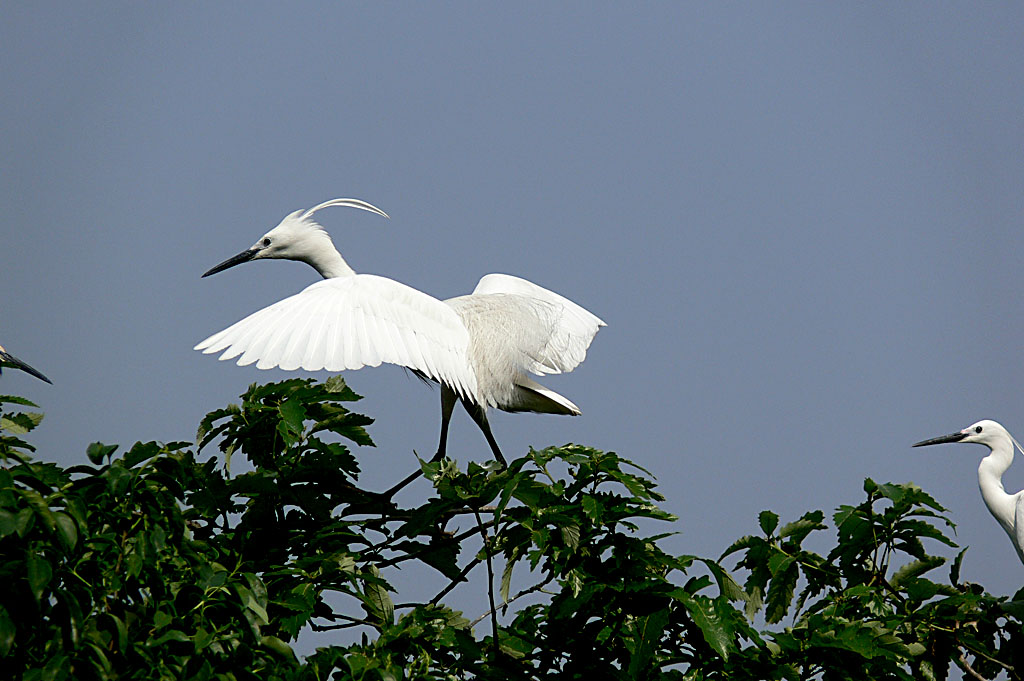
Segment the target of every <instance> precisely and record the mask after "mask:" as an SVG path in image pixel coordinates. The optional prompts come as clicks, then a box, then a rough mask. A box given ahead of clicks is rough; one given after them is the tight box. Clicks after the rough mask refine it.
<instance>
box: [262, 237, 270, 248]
mask: <svg viewBox="0 0 1024 681" xmlns="http://www.w3.org/2000/svg"><path fill="white" fill-rule="evenodd" d="M269 245H270V237H266V238H264V239H263V248H266V247H267V246H269Z"/></svg>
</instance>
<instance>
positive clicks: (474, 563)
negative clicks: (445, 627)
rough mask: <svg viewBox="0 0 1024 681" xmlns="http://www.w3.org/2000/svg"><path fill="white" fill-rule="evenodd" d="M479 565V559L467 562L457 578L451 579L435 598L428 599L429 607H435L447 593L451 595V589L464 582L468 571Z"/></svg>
mask: <svg viewBox="0 0 1024 681" xmlns="http://www.w3.org/2000/svg"><path fill="white" fill-rule="evenodd" d="M479 564H480V559H479V558H474V559H473V560H471V561H469V564H468V565H466V567H464V568H462V572H460V573H459V574H458V576H457V577H455V579H453V580H452V581H451V582H450V583H449V584H448V586H446V587H445V588H443V589H442V590H441V593H439V594H437V595H436V596H434V597H433V598H431V599H430V605H437V603H438V602H439V601H440V600H441V599H442V598H444V597H445V596H447V595H448V594H449V593H451V590H452V589H454V588H455V587H456V586H457V585H459V584H460V583H462V582H464V581H466V575H468V574H469V571H470V570H472V569H473V568H475V567H476V566H477V565H479Z"/></svg>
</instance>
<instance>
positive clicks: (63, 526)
mask: <svg viewBox="0 0 1024 681" xmlns="http://www.w3.org/2000/svg"><path fill="white" fill-rule="evenodd" d="M53 517H54V519H55V521H56V529H57V536H58V537H60V543H61V545H62V546H63V547H64V550H65V551H70V550H71V549H73V548H75V544H77V543H78V527H77V526H76V525H75V521H74V519H72V518H71V516H69V515H67V514H66V513H60V512H58V513H54V514H53Z"/></svg>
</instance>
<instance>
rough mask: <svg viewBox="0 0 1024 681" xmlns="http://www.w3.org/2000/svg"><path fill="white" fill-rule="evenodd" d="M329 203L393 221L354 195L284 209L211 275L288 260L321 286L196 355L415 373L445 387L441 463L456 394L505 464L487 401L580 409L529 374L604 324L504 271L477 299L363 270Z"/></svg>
mask: <svg viewBox="0 0 1024 681" xmlns="http://www.w3.org/2000/svg"><path fill="white" fill-rule="evenodd" d="M330 206H347V207H350V208H359V209H362V210H367V211H370V212H373V213H376V214H378V215H381V216H383V217H385V218H386V217H388V216H387V214H386V213H385V212H384V211H382V210H380V209H379V208H377V207H375V206H373V205H371V204H369V203H366V202H365V201H360V200H358V199H334V200H332V201H327V202H325V203H321V204H320V205H318V206H315V207H313V208H310V209H309V210H306V211H302V210H297V211H295V212H294V213H291V214H290V215H288V216H286V217H285V218H284V219H283V220H282V221H281V223H280V224H278V225H277V226H276V227H274V229H272V230H270V231H269V232H267V233H266V234H264V235H263V236H262V237H260V239H259V240H258V241H257V242H256V243H255V244H253V246H252V247H251V248H249V249H248V250H245V251H242V252H241V253H239V254H238V255H236V256H234V257H232V258H229V259H227V260H225V261H224V262H222V263H221V264H219V265H217V266H215V267H213V268H211V269H210V270H209V271H207V272H206V273H205V274H203V276H204V277H207V276H209V275H211V274H215V273H217V272H220V271H222V270H225V269H227V268H229V267H233V266H235V265H238V264H240V263H243V262H248V261H250V260H260V259H264V258H284V259H288V260H300V261H302V262H305V263H308V264H309V265H311V266H312V267H313V268H314V269H316V271H317V272H319V273H320V275H321V276H323V277H324V279H325V281H320V282H317V283H315V284H313V285H312V286H309V287H308V288H306V289H305V290H303V291H302V292H301V293H298V294H296V295H293V296H291V297H289V298H285V299H284V300H281V301H279V302H277V303H275V304H273V305H270V306H269V307H266V308H264V309H262V310H259V311H258V312H255V313H253V314H251V315H249V316H248V317H246V318H245V319H243V320H241V321H239V322H237V323H236V324H234V325H232V326H230V327H228V328H227V329H225V330H223V331H221V332H220V333H216V334H214V335H212V336H210V337H209V338H207V339H206V340H204V341H202V342H201V343H199V344H198V345H196V346H195V349H196V350H202V351H203V352H204V353H215V352H221V351H223V354H222V355H221V356H220V359H222V360H226V359H233V358H235V357H238V364H239V365H240V366H244V365H248V364H252V363H253V362H255V363H256V367H257V368H259V369H269V368H272V367H280V368H282V369H285V370H295V369H298V368H300V367H301V368H303V369H306V370H307V371H319V370H321V369H326V370H328V371H342V370H345V369H349V370H352V369H359V368H362V367H364V366H379V365H380V364H381V363H382V362H384V363H388V364H397V365H399V366H403V367H406V368H408V369H411V370H412V371H414V372H415V373H416V374H417V375H419V376H420V377H423V378H427V379H431V380H433V381H436V382H437V383H439V384H440V386H441V438H440V442H439V444H438V449H437V454H436V457H435V458H440V457H442V456H444V454H445V447H446V442H447V436H448V423H449V420H450V419H451V416H452V410H453V409H454V407H455V402H456V400H460V401H461V402H462V404H463V406H464V407H465V408H466V411H468V412H469V414H470V416H471V417H472V418H473V420H474V421H475V422H476V424H477V425H478V426H479V427H480V430H482V431H483V434H484V437H485V438H486V439H487V443H488V445H490V448H491V451H492V452H493V453H494V456H495V457H496V458H497V459H498V460H499V461H500V462H501V463H502V464H506V461H505V457H504V456H502V453H501V450H500V449H499V448H498V444H497V442H495V440H494V436H493V435H492V434H491V429H490V426H489V424H488V422H487V409H488V408H491V407H494V408H497V409H501V410H503V411H510V412H519V411H530V412H539V413H545V414H567V415H578V414H579V413H580V410H579V408H578V407H577V406H576V405H575V404H573V403H572V402H571V401H569V400H568V399H566V398H565V397H563V396H561V395H559V394H558V393H556V392H554V391H552V390H549V389H547V388H545V387H544V386H542V385H540V384H539V383H537V382H535V381H533V380H531V379H530V378H528V377H527V376H526V374H527V373H532V374H536V375H544V374H557V373H562V372H567V371H571V370H572V369H574V368H575V367H576V366H577V365H578V364H579V363H580V362H582V361H583V359H584V358H585V357H586V353H587V348H589V347H590V342H591V340H592V339H593V338H594V335H595V334H596V333H597V331H598V329H599V328H600V327H601V326H604V325H605V324H604V322H603V321H601V320H600V319H598V318H597V317H596V316H594V315H593V314H591V313H590V312H588V311H587V310H585V309H583V308H582V307H580V306H579V305H577V304H576V303H573V302H572V301H570V300H568V299H566V298H563V297H562V296H560V295H558V294H557V293H554V292H552V291H549V290H547V289H545V288H541V287H540V286H537V285H536V284H533V283H531V282H529V281H526V280H525V279H520V278H518V277H513V276H510V275H506V274H488V275H486V276H485V277H483V278H482V279H481V280H480V282H479V283H478V284H477V286H476V289H474V291H473V293H472V294H471V295H468V296H459V297H457V298H451V299H448V300H445V301H441V300H438V299H437V298H434V297H432V296H430V295H428V294H426V293H423V292H421V291H418V290H416V289H414V288H411V287H409V286H406V285H405V284H401V283H399V282H397V281H394V280H392V279H387V278H385V277H380V276H376V275H373V274H356V273H355V271H353V269H352V268H351V267H349V266H348V264H347V263H346V262H345V260H344V259H343V258H342V257H341V254H340V253H339V252H338V250H337V249H336V248H335V247H334V243H333V242H332V241H331V237H330V236H329V235H328V234H327V232H326V231H325V230H324V228H323V227H321V226H320V225H319V224H317V223H316V222H315V221H314V220H313V219H312V217H313V214H314V213H316V212H317V211H319V210H322V209H324V208H328V207H330ZM415 477H416V476H412V478H415ZM412 478H407V480H406V482H408V481H409V480H410V479H412ZM403 484H404V483H403ZM398 487H400V486H398ZM398 487H396V488H392V490H391V492H392V493H393V491H394V490H395V489H397V488H398Z"/></svg>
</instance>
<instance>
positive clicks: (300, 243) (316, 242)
mask: <svg viewBox="0 0 1024 681" xmlns="http://www.w3.org/2000/svg"><path fill="white" fill-rule="evenodd" d="M331 206H347V207H349V208H359V209H361V210H368V211H370V212H371V213H376V214H377V215H381V216H383V217H385V218H386V217H388V214H387V213H385V212H384V211H382V210H381V209H380V208H377V207H376V206H374V205H372V204H369V203H367V202H366V201H360V200H359V199H332V200H330V201H325V202H324V203H321V204H320V205H318V206H314V207H313V208H310V209H309V210H297V211H295V212H294V213H291V214H289V215H287V216H285V218H284V219H283V220H281V222H280V223H279V224H278V225H277V227H274V228H273V229H272V230H270V231H269V232H267V233H266V234H264V235H263V236H261V237H260V238H259V240H257V241H256V243H254V244H253V245H252V247H251V248H249V249H248V250H244V251H242V252H241V253H239V254H238V255H234V256H232V257H230V258H228V259H227V260H225V261H224V262H222V263H220V264H219V265H215V266H214V267H211V268H210V269H209V270H207V271H206V272H205V273H204V274H203V276H204V277H208V276H210V275H211V274H216V273H217V272H223V271H224V270H226V269H228V268H229V267H234V266H235V265H241V264H242V263H243V262H249V261H250V260H260V259H263V258H281V259H285V260H299V261H301V262H306V263H309V264H310V265H313V266H314V267H316V262H317V259H318V257H319V256H320V254H322V253H324V252H331V253H333V252H336V251H335V248H334V244H333V243H332V242H331V237H330V235H329V234H328V233H327V232H326V231H325V230H324V228H323V227H321V226H320V224H319V223H317V222H316V221H315V220H314V219H313V214H314V213H316V212H317V211H318V210H321V209H322V208H329V207H331Z"/></svg>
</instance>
